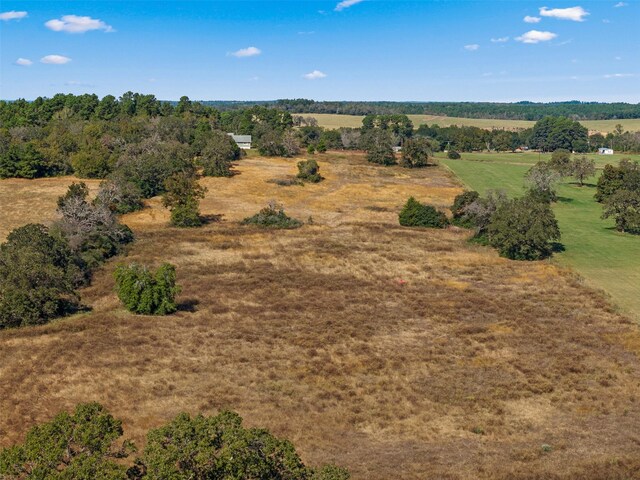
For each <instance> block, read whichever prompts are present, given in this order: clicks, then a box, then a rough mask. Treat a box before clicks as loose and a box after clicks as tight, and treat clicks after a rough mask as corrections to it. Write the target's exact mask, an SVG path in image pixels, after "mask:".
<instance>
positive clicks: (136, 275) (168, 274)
mask: <svg viewBox="0 0 640 480" xmlns="http://www.w3.org/2000/svg"><path fill="white" fill-rule="evenodd" d="M115 279H116V290H117V293H118V297H119V298H120V300H121V301H122V303H123V304H124V306H125V307H126V308H127V310H129V311H130V312H133V313H138V314H142V315H168V314H170V313H173V312H175V311H176V310H177V308H178V305H177V304H176V300H175V297H176V295H177V294H178V293H179V292H180V287H178V286H177V285H176V267H174V266H173V265H171V264H169V263H164V264H162V265H161V266H160V267H159V268H158V270H156V272H155V273H151V272H150V271H149V269H148V268H147V267H145V266H141V265H136V264H132V265H129V266H124V265H121V266H119V267H117V268H116V271H115Z"/></svg>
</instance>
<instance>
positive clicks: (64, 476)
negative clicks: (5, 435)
mask: <svg viewBox="0 0 640 480" xmlns="http://www.w3.org/2000/svg"><path fill="white" fill-rule="evenodd" d="M121 436H122V422H120V420H117V419H115V418H113V417H112V416H111V415H110V414H109V413H108V412H107V411H106V410H105V409H104V407H103V406H101V405H100V404H98V403H87V404H80V405H78V406H77V407H76V409H75V411H74V413H73V414H68V413H66V412H64V413H60V414H58V415H57V416H56V417H55V418H54V419H53V420H51V421H50V422H47V423H43V424H41V425H37V426H35V427H33V428H32V429H31V430H30V431H29V432H28V433H27V437H26V439H25V441H24V443H22V444H20V445H16V446H13V447H9V448H5V449H4V450H2V451H0V477H1V478H3V479H6V480H14V479H15V480H19V479H34V480H36V479H51V480H80V479H89V478H91V479H101V480H125V479H127V478H128V477H127V469H126V467H124V466H122V465H121V464H119V463H117V461H116V459H117V458H122V457H126V456H128V455H129V453H131V452H132V451H133V450H134V447H133V444H132V443H130V442H124V443H123V444H122V446H121V447H119V448H116V446H115V442H116V440H117V439H118V438H119V437H121Z"/></svg>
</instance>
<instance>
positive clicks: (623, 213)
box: [602, 190, 640, 234]
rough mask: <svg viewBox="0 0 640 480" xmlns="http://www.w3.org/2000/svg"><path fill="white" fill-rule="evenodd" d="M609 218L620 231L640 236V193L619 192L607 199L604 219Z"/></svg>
mask: <svg viewBox="0 0 640 480" xmlns="http://www.w3.org/2000/svg"><path fill="white" fill-rule="evenodd" d="M609 217H613V218H614V220H615V222H616V229H617V230H618V231H620V232H628V233H634V234H640V191H635V192H634V191H630V190H618V191H616V192H615V193H614V194H612V195H610V196H609V197H607V199H606V200H605V203H604V211H603V213H602V218H609Z"/></svg>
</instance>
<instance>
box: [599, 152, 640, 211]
mask: <svg viewBox="0 0 640 480" xmlns="http://www.w3.org/2000/svg"><path fill="white" fill-rule="evenodd" d="M618 190H629V191H631V192H636V191H640V164H638V162H637V161H633V162H632V161H631V159H629V158H623V159H622V160H620V163H619V164H618V166H617V167H616V166H613V165H605V167H604V171H603V172H602V175H600V178H599V179H598V185H597V191H596V194H595V198H596V200H597V201H598V202H604V201H606V200H607V198H608V197H610V196H611V195H613V194H614V193H615V192H617V191H618Z"/></svg>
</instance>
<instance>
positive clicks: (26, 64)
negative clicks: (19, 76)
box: [16, 57, 33, 67]
mask: <svg viewBox="0 0 640 480" xmlns="http://www.w3.org/2000/svg"><path fill="white" fill-rule="evenodd" d="M16 65H20V66H21V67H29V66H31V65H33V62H32V61H31V60H29V59H28V58H22V57H20V58H19V59H17V60H16Z"/></svg>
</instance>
